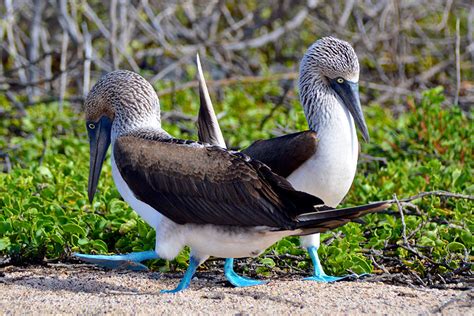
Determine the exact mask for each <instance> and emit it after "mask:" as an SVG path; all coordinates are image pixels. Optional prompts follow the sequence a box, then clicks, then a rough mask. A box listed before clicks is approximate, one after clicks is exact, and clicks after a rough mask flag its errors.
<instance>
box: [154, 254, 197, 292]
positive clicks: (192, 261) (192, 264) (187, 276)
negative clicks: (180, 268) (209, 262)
mask: <svg viewBox="0 0 474 316" xmlns="http://www.w3.org/2000/svg"><path fill="white" fill-rule="evenodd" d="M198 266H199V260H197V259H196V258H194V257H193V256H191V258H189V266H188V269H187V270H186V272H185V273H184V276H183V278H182V279H181V282H179V284H178V286H177V287H176V288H175V289H173V290H161V291H160V292H161V293H178V292H181V291H183V290H185V289H187V288H188V287H189V284H191V279H192V278H193V275H194V273H195V272H196V269H197V267H198Z"/></svg>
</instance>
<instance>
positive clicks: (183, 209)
mask: <svg viewBox="0 0 474 316" xmlns="http://www.w3.org/2000/svg"><path fill="white" fill-rule="evenodd" d="M85 114H86V115H85V116H86V126H87V131H88V134H89V143H90V173H89V184H88V195H89V200H90V201H92V200H93V198H94V195H95V192H96V188H97V183H98V180H99V176H100V172H101V168H102V165H103V162H104V160H105V156H106V152H107V150H108V147H109V146H110V145H111V146H112V155H111V163H112V174H113V178H114V182H115V184H116V186H117V189H118V191H119V192H120V194H121V195H122V197H123V198H124V200H125V201H126V202H128V203H129V204H130V205H131V206H132V208H133V209H134V210H135V211H136V212H137V213H138V214H139V215H140V216H141V217H142V218H143V219H144V220H145V221H146V222H147V223H148V224H149V225H150V226H152V227H153V228H155V230H156V246H155V253H156V255H155V256H154V257H159V258H163V259H167V260H170V259H173V258H174V257H175V256H176V255H178V253H179V252H180V251H181V250H182V248H183V247H184V246H189V247H190V248H191V253H190V263H189V267H188V270H187V271H186V273H185V275H184V277H183V279H182V280H181V282H180V283H179V285H178V286H177V287H176V288H175V289H173V290H171V291H165V292H177V291H181V290H183V289H185V288H187V287H188V286H189V284H190V281H191V278H192V276H193V274H194V272H195V271H196V269H197V267H198V266H199V264H201V263H202V262H204V261H205V260H207V258H208V257H209V256H215V257H221V258H239V257H249V256H250V257H254V256H258V255H259V254H261V253H262V252H263V251H264V250H265V249H266V248H268V247H269V246H271V245H272V244H273V243H275V242H276V241H278V240H280V239H281V238H283V237H286V236H293V235H298V236H301V235H308V234H313V233H316V232H324V231H327V230H329V229H333V228H335V227H338V226H341V225H343V224H345V223H347V222H348V221H350V220H352V219H355V218H358V217H360V216H362V215H364V214H367V213H372V212H377V211H380V210H382V209H385V208H386V207H388V205H389V203H387V202H385V201H383V202H377V203H373V204H370V205H363V206H358V207H352V208H346V209H337V210H336V209H333V208H331V207H328V206H326V205H324V203H323V201H322V200H321V199H320V198H318V197H316V196H313V195H311V194H308V193H304V192H301V191H297V190H295V189H294V188H293V187H292V186H291V184H290V183H289V182H288V181H287V180H286V179H285V178H283V177H281V176H279V175H277V174H275V173H273V172H272V171H271V170H270V168H269V167H267V166H266V165H265V164H263V163H261V162H260V161H258V160H255V159H252V158H250V157H249V156H247V155H245V154H243V153H240V152H235V151H230V150H227V149H224V148H221V147H219V146H213V145H209V144H203V143H200V142H195V141H190V140H182V139H175V138H173V137H172V136H171V135H169V134H168V133H167V132H166V131H164V130H163V129H162V128H161V121H160V105H159V100H158V97H157V95H156V92H155V91H154V89H153V87H152V86H151V85H150V83H148V82H147V81H146V80H145V79H144V78H143V77H141V76H140V75H138V74H136V73H133V72H130V71H123V70H121V71H114V72H111V73H109V74H106V75H105V76H103V77H102V78H101V79H100V80H99V81H98V82H97V83H96V84H95V85H94V87H93V88H92V89H91V91H90V93H89V95H88V96H87V98H86V101H85ZM146 253H147V254H145V255H144V256H148V252H146Z"/></svg>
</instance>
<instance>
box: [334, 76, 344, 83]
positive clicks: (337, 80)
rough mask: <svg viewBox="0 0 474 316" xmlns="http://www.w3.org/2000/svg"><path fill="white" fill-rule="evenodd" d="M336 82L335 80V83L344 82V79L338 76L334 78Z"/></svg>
mask: <svg viewBox="0 0 474 316" xmlns="http://www.w3.org/2000/svg"><path fill="white" fill-rule="evenodd" d="M336 82H337V83H344V79H342V78H341V77H339V78H337V79H336Z"/></svg>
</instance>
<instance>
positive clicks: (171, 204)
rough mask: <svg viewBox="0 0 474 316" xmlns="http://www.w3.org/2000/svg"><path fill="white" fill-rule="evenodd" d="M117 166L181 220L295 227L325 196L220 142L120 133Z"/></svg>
mask: <svg viewBox="0 0 474 316" xmlns="http://www.w3.org/2000/svg"><path fill="white" fill-rule="evenodd" d="M113 154H114V158H115V161H116V163H117V167H118V169H119V171H120V173H121V175H122V177H123V178H124V180H125V182H126V183H127V184H128V186H129V187H130V189H131V190H132V192H133V193H134V194H135V196H136V197H137V198H138V199H139V200H141V201H143V202H145V203H147V204H149V205H150V206H152V207H153V208H155V209H156V210H157V211H159V212H160V213H162V214H163V215H165V216H166V217H168V218H170V219H171V220H173V221H175V222H176V223H179V224H185V223H196V224H216V225H236V226H270V227H279V228H291V227H293V225H294V221H293V219H294V218H296V216H298V215H301V214H303V213H308V212H313V211H314V208H313V205H315V204H322V203H323V202H322V201H321V200H320V199H319V198H317V197H314V196H312V195H309V194H306V193H303V192H299V191H295V190H294V189H293V188H292V186H291V185H290V184H289V183H288V181H287V180H286V179H284V178H282V177H280V176H278V175H276V174H274V173H272V172H271V171H270V169H269V168H268V167H267V166H265V165H264V164H262V163H260V162H258V161H255V160H252V159H250V158H249V157H248V156H246V155H244V154H241V153H235V152H230V151H227V150H225V149H222V148H220V147H217V146H209V145H203V144H199V143H190V142H182V141H178V140H173V139H171V140H169V139H156V137H155V139H144V138H143V137H140V136H136V135H128V136H122V137H119V138H118V139H117V140H116V142H115V144H114V153H113Z"/></svg>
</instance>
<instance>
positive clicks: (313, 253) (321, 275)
mask: <svg viewBox="0 0 474 316" xmlns="http://www.w3.org/2000/svg"><path fill="white" fill-rule="evenodd" d="M307 249H308V253H309V256H310V257H311V261H312V262H313V271H314V272H313V275H312V276H310V277H308V278H305V280H309V281H317V282H323V283H329V282H335V281H339V280H343V279H346V278H349V277H359V275H357V274H348V275H344V276H340V277H337V276H331V275H327V274H326V273H325V272H324V270H323V267H322V266H321V262H320V261H319V256H318V248H317V247H315V246H311V247H308V248H307Z"/></svg>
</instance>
